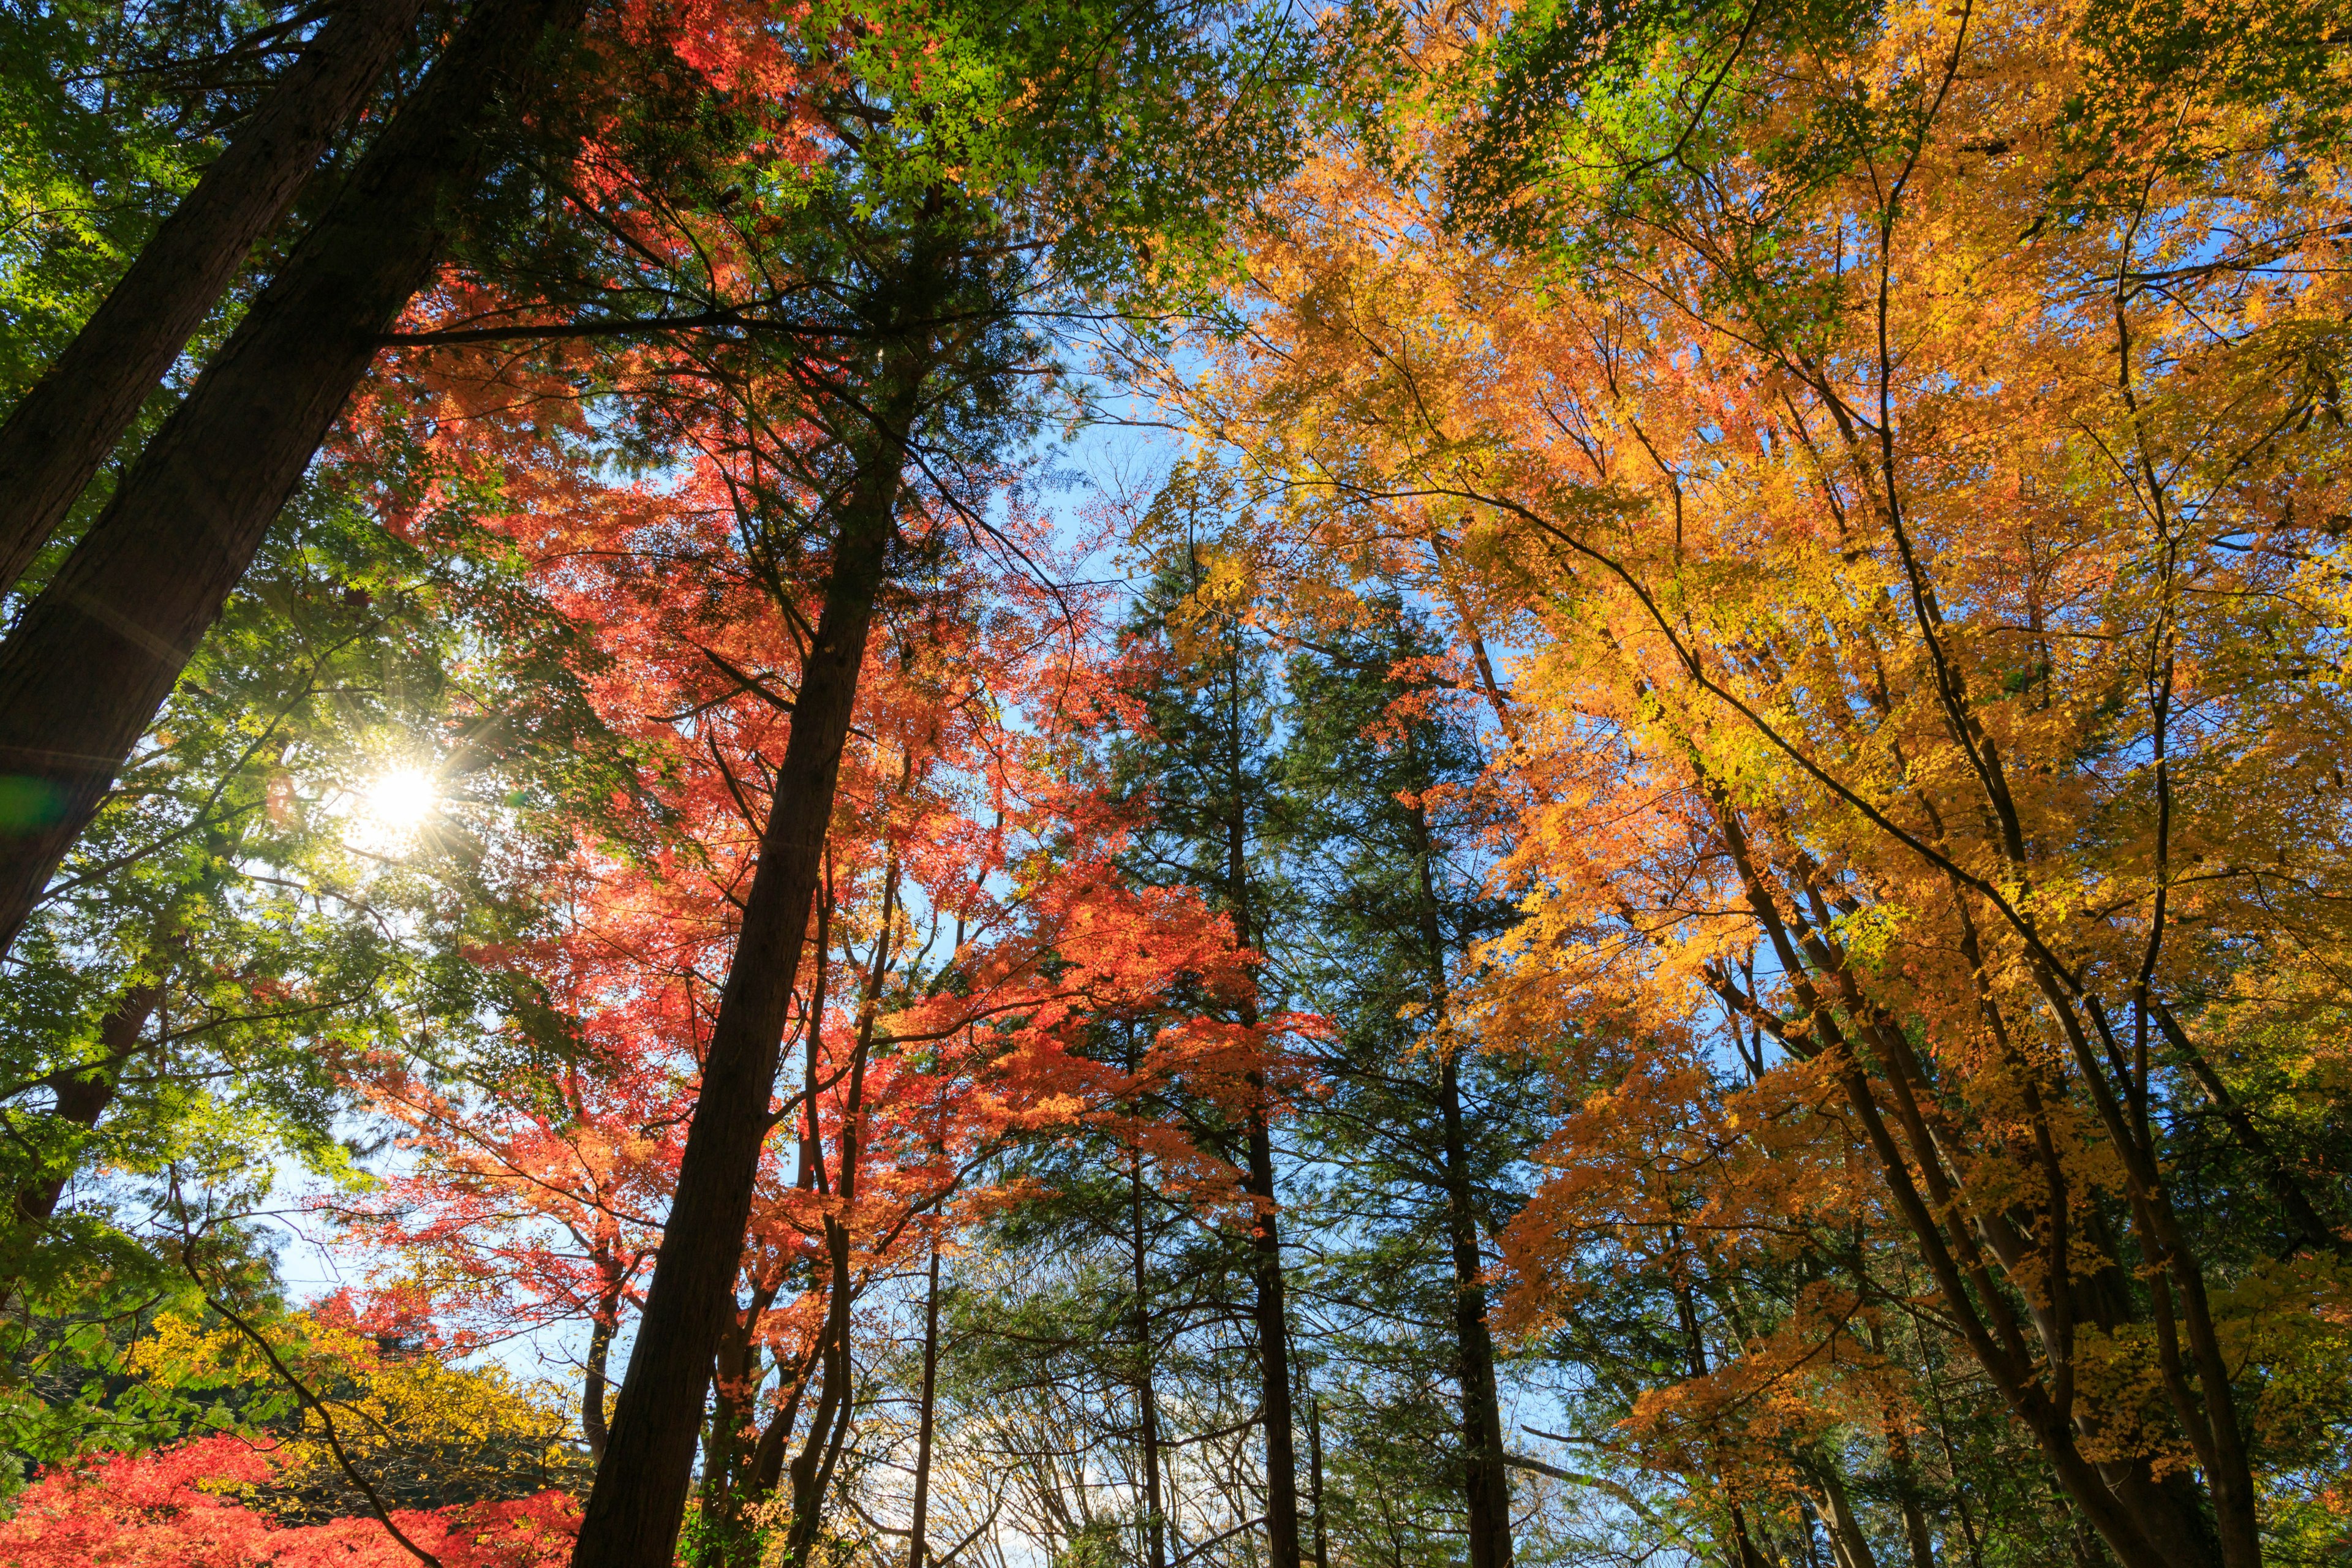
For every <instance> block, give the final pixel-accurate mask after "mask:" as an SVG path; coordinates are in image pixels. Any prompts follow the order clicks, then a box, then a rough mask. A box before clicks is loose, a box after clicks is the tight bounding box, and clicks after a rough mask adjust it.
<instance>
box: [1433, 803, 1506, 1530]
mask: <svg viewBox="0 0 2352 1568" xmlns="http://www.w3.org/2000/svg"><path fill="white" fill-rule="evenodd" d="M1412 833H1413V850H1414V855H1415V858H1417V859H1418V860H1419V861H1420V865H1419V867H1418V868H1417V869H1418V876H1419V880H1420V898H1419V900H1417V902H1418V905H1419V909H1418V910H1417V914H1418V918H1419V921H1420V925H1421V940H1422V948H1423V966H1424V968H1425V969H1426V971H1427V973H1428V977H1429V978H1428V984H1429V994H1430V1001H1431V1003H1432V1005H1433V1006H1434V1007H1435V1008H1437V1009H1439V1010H1440V1011H1441V1012H1442V1010H1443V1009H1444V1005H1445V1002H1446V994H1447V991H1448V988H1449V983H1448V980H1447V977H1446V972H1445V931H1444V925H1443V923H1442V922H1441V921H1440V920H1439V919H1438V906H1437V881H1436V877H1435V874H1434V873H1433V871H1432V869H1431V866H1430V860H1431V857H1432V856H1433V854H1434V853H1435V845H1434V843H1433V840H1432V837H1431V835H1430V831H1429V817H1428V814H1427V811H1426V810H1425V809H1424V808H1423V806H1422V805H1421V804H1420V803H1419V801H1418V800H1416V801H1415V802H1414V804H1413V806H1412ZM1440 1044H1441V1048H1440V1050H1439V1052H1438V1058H1437V1063H1438V1065H1437V1112H1438V1130H1439V1133H1440V1137H1441V1141H1442V1144H1443V1148H1444V1159H1445V1166H1444V1171H1443V1172H1441V1173H1440V1180H1441V1182H1442V1184H1443V1186H1444V1194H1445V1238H1446V1243H1447V1246H1448V1247H1450V1249H1451V1250H1452V1253H1453V1264H1454V1345H1455V1350H1456V1353H1457V1355H1458V1357H1459V1360H1460V1363H1461V1369H1462V1371H1461V1375H1462V1468H1463V1478H1462V1479H1463V1484H1462V1497H1463V1504H1464V1511H1465V1513H1466V1515H1467V1516H1468V1517H1467V1521H1466V1522H1467V1524H1468V1526H1469V1531H1470V1568H1511V1481H1510V1475H1509V1472H1508V1471H1507V1469H1506V1468H1504V1467H1505V1457H1504V1451H1503V1410H1502V1395H1501V1393H1500V1391H1499V1389H1498V1387H1497V1386H1496V1378H1495V1340H1494V1335H1493V1333H1492V1331H1490V1330H1489V1329H1488V1327H1487V1323H1486V1282H1485V1279H1483V1277H1482V1276H1483V1272H1484V1271H1483V1269H1482V1268H1481V1265H1480V1260H1479V1257H1478V1213H1477V1207H1476V1205H1475V1201H1474V1194H1472V1191H1471V1186H1470V1138H1469V1131H1468V1128H1467V1124H1466V1121H1465V1118H1464V1116H1463V1113H1462V1068H1461V1062H1460V1060H1459V1058H1457V1057H1456V1056H1455V1054H1454V1051H1453V1050H1452V1049H1451V1048H1448V1047H1447V1045H1446V1043H1445V1042H1441V1043H1440Z"/></svg>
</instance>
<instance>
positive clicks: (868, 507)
mask: <svg viewBox="0 0 2352 1568" xmlns="http://www.w3.org/2000/svg"><path fill="white" fill-rule="evenodd" d="M904 303H905V304H906V305H907V306H908V307H911V308H910V309H908V310H906V311H905V312H904V318H911V319H914V320H918V321H919V320H921V319H922V318H923V317H924V316H925V315H926V314H927V311H928V301H927V300H919V299H917V298H915V297H914V291H913V290H912V289H910V290H909V297H908V300H905V301H904ZM904 318H902V319H904ZM889 353H890V355H891V363H888V364H887V365H886V368H885V376H886V380H885V384H884V385H883V386H882V387H881V389H880V395H879V396H878V397H877V398H876V399H875V400H874V403H873V406H874V407H875V408H876V410H877V428H875V429H874V430H872V431H871V432H869V434H868V437H867V445H866V451H865V453H864V454H863V460H862V461H861V462H860V463H859V464H858V473H857V477H856V481H855V484H854V487H853V489H852V491H851V493H850V494H849V495H848V496H847V497H846V498H845V501H844V504H843V506H842V509H841V511H840V514H839V515H840V519H841V521H840V525H839V528H838V531H837V532H836V534H835V541H834V552H833V571H832V575H831V579H830V580H829V581H828V582H827V583H826V584H825V595H824V609H823V610H822V611H821V612H820V613H819V616H818V618H817V627H816V636H815V637H814V641H813V642H812V644H811V646H810V648H809V653H808V658H807V661H806V662H805V664H804V665H803V668H802V672H801V684H800V689H799V691H798V692H797V693H796V694H795V695H794V699H793V725H792V733H791V735H790V737H789V739H788V740H787V741H786V742H785V746H784V756H783V761H782V763H781V764H780V765H779V766H778V768H777V770H776V779H775V788H774V791H773V794H772V796H771V804H770V806H769V812H768V822H767V826H766V828H765V830H764V831H763V832H762V833H761V842H760V865H759V868H758V870H757V871H755V872H754V873H753V875H752V878H751V893H750V895H749V896H748V897H747V898H746V899H745V900H744V904H743V921H742V926H741V929H740V933H739V935H738V936H737V938H736V946H735V962H734V963H733V964H732V965H730V968H729V970H728V974H727V984H726V988H725V990H724V991H723V992H722V993H721V994H720V997H719V1016H718V1018H717V1020H716V1021H715V1022H714V1024H713V1025H712V1027H711V1033H710V1047H709V1054H708V1055H707V1057H706V1058H705V1059H704V1063H703V1071H702V1089H701V1092H700V1093H699V1094H698V1096H697V1097H696V1100H695V1107H694V1118H693V1121H691V1122H690V1123H689V1124H688V1130H687V1139H686V1150H685V1152H684V1154H683V1156H682V1157H681V1159H680V1161H679V1164H678V1174H677V1193H676V1195H675V1196H673V1197H672V1199H671V1201H670V1214H669V1223H668V1225H667V1228H666V1229H665V1231H664V1233H663V1241H662V1249H661V1255H660V1257H659V1258H658V1259H657V1260H656V1263H655V1265H654V1277H653V1281H652V1283H651V1285H650V1286H649V1287H648V1288H647V1289H646V1306H645V1311H644V1314H643V1316H642V1318H641V1319H640V1321H639V1326H638V1330H637V1338H636V1343H635V1347H634V1349H633V1350H632V1351H631V1352H630V1356H629V1370H628V1374H627V1377H626V1378H625V1381H624V1382H623V1384H622V1385H621V1403H620V1406H619V1409H618V1410H617V1412H616V1413H615V1416H614V1433H613V1445H612V1447H610V1448H609V1449H607V1450H606V1452H605V1456H604V1463H603V1464H601V1465H599V1466H597V1467H596V1479H595V1482H594V1484H593V1487H592V1488H591V1489H590V1491H589V1494H588V1506H587V1509H586V1510H585V1512H584V1514H583V1518H582V1521H581V1528H580V1538H579V1545H578V1547H577V1548H576V1549H575V1550H574V1552H573V1553H572V1563H573V1568H667V1565H668V1563H670V1561H671V1558H672V1556H673V1555H674V1554H675V1552H676V1551H677V1531H678V1525H679V1523H680V1521H681V1520H682V1519H683V1518H684V1516H685V1512H686V1499H687V1490H688V1487H689V1485H690V1484H691V1482H692V1478H693V1470H694V1446H695V1435H696V1432H697V1429H698V1427H699V1426H701V1423H702V1404H703V1397H704V1395H705V1394H707V1393H708V1392H709V1386H710V1352H711V1351H712V1349H713V1347H715V1346H716V1345H717V1344H718V1342H719V1334H720V1332H721V1331H723V1330H724V1328H725V1326H726V1321H727V1315H728V1314H729V1313H730V1312H731V1311H733V1310H734V1305H735V1302H734V1290H735V1271H736V1267H737V1265H738V1264H739V1263H740V1260H741V1258H742V1251H743V1231H744V1227H745V1226H746V1225H747V1224H748V1223H749V1222H750V1219H751V1194H752V1188H753V1185H754V1184H755V1183H756V1181H757V1180H758V1176H759V1169H760V1149H761V1145H762V1144H763V1143H765V1142H767V1136H768V1131H769V1127H770V1125H771V1119H770V1115H769V1110H768V1102H769V1100H770V1098H771V1097H772V1093H773V1090H774V1087H775V1079H776V1063H777V1056H778V1052H779V1050H780V1048H781V1046H782V1039H783V1034H784V1024H785V1020H786V1016H787V1015H788V1013H789V1011H790V1005H791V1001H792V994H793V980H794V978H795V976H796V975H797V974H798V973H799V971H800V961H801V950H802V948H803V946H804V945H805V944H806V942H807V938H808V930H809V916H810V913H811V910H812V906H813V905H814V902H815V897H816V887H817V876H818V870H819V868H820V865H821V863H822V861H823V858H824V838H825V830H826V827H827V826H828V825H829V824H830V823H831V821H832V819H833V797H834V785H835V780H836V778H837V777H838V775H839V773H840V767H841V750H842V745H843V743H844V742H845V741H846V740H847V739H848V736H849V721H850V714H851V711H852V710H853V709H854V708H855V706H856V700H857V678H858V672H859V669H860V667H861V666H862V665H863V664H864V662H865V658H866V636H867V633H868V631H869V629H870V628H871V626H872V624H873V619H874V603H875V597H876V595H877V593H878V592H879V590H880V588H881V584H882V576H883V566H884V560H885V556H886V554H887V551H888V549H889V544H890V539H891V534H892V531H893V527H894V520H895V515H896V512H897V510H898V492H899V489H900V486H901V483H902V476H903V474H904V470H905V464H906V446H905V443H906V437H907V432H908V426H910V425H911V424H912V422H913V419H914V415H915V412H916V409H917V406H918V398H919V393H920V390H921V384H922V380H923V376H924V374H925V371H926V370H927V368H928V353H927V352H926V349H925V346H924V345H923V344H922V343H920V342H902V343H901V344H899V345H898V346H897V347H896V348H894V349H892V350H891V351H889Z"/></svg>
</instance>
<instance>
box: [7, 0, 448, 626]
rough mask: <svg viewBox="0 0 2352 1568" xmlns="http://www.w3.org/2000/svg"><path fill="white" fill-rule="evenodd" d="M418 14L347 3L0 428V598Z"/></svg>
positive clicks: (410, 2)
mask: <svg viewBox="0 0 2352 1568" xmlns="http://www.w3.org/2000/svg"><path fill="white" fill-rule="evenodd" d="M421 9H423V0H343V4H342V5H340V6H339V7H338V8H337V9H336V11H335V12H334V14H333V16H331V17H330V18H329V20H328V22H327V25H326V26H324V27H322V28H320V30H319V33H318V36H317V37H314V38H312V39H311V40H310V46H309V47H307V48H305V49H304V50H303V51H302V55H301V58H299V59H298V60H296V61H295V62H294V63H293V64H292V65H291V66H289V67H288V68H287V69H286V71H285V74H284V75H282V76H280V77H279V78H278V80H277V81H276V82H275V83H274V84H272V86H271V87H270V89H269V91H268V96H266V97H265V98H264V99H263V100H262V101H261V107H260V110H259V111H258V112H257V113H256V114H255V115H254V117H253V118H252V120H251V121H247V124H246V126H245V128H244V129H243V130H242V131H240V132H237V134H236V137H235V139H233V140H232V141H231V142H229V144H228V147H227V148H226V150H225V151H224V152H223V153H221V155H220V156H219V157H218V158H216V159H215V160H214V161H213V164H212V167H210V168H208V169H206V170H205V173H204V177H203V178H202V179H199V180H198V181H197V182H196V185H195V189H194V190H192V191H190V192H189V193H188V194H187V195H185V196H184V197H182V198H181V201H180V205H178V206H177V207H175V208H174V209H173V213H172V216H170V217H167V218H165V219H164V220H163V225H162V226H160V227H159V228H157V229H156V231H155V233H154V236H153V237H152V238H150V239H149V240H148V242H147V244H146V246H145V247H143V248H142V249H141V251H140V252H139V255H138V258H137V259H135V260H133V261H132V262H131V269H130V270H129V271H127V272H125V273H124V274H123V275H122V279H121V281H120V282H118V283H116V284H115V286H114V288H113V289H112V290H111V291H110V292H109V293H108V294H107V296H106V299H105V300H104V301H103V302H102V303H100V306H99V308H98V310H97V311H96V312H95V313H93V314H92V315H91V316H90V318H89V321H85V322H84V323H83V324H82V328H81V331H79V332H78V333H76V334H75V336H74V341H73V342H70V343H68V344H67V345H66V349H65V352H64V353H61V354H59V355H58V358H57V363H54V364H52V365H51V366H49V368H48V370H47V373H46V374H43V375H42V377H41V379H40V380H39V381H37V382H36V383H35V384H33V389H32V390H31V391H30V392H27V393H26V395H25V396H24V398H23V400H22V401H21V402H19V403H18V404H17V405H16V407H15V409H13V410H12V411H10V413H9V415H8V421H7V423H6V424H5V425H0V591H5V590H6V589H8V588H11V587H14V586H15V585H16V579H17V578H19V577H21V576H23V575H24V574H25V568H26V566H27V565H29V564H30V563H31V562H32V559H33V556H34V554H35V553H36V552H37V551H39V549H40V548H41V546H42V545H43V544H44V543H46V542H47V541H48V537H49V535H50V534H51V533H52V532H54V531H56V529H57V526H58V522H59V521H62V520H63V519H64V517H65V515H66V512H67V511H68V510H69V509H70V508H71V507H72V506H73V503H74V499H75V498H76V497H77V496H79V495H80V494H81V491H82V487H83V486H85V485H87V484H89V479H90V476H91V475H92V474H94V473H96V472H97V471H98V467H99V465H100V463H102V462H104V461H105V460H106V456H107V454H108V453H109V452H111V451H112V450H113V449H114V444H115V443H116V442H117V441H119V440H121V438H122V433H123V432H124V431H125V430H127V429H129V428H130V427H131V421H132V420H133V419H135V418H136V417H138V415H139V405H140V404H141V403H142V402H143V401H145V399H146V396H147V395H148V393H150V392H152V390H154V387H155V384H156V383H157V382H159V381H160V380H162V379H163V373H164V372H165V371H166V370H168V369H170V368H171V364H172V361H173V359H174V358H176V357H177V356H178V354H179V353H180V351H181V350H182V349H184V348H185V347H186V346H187V342H188V338H189V336H190V334H192V333H193V332H194V331H195V330H196V327H197V325H198V323H200V322H201V321H203V320H204V319H205V311H207V310H211V309H212V307H213V303H214V301H215V300H218V299H219V298H220V297H221V294H222V292H223V290H225V289H227V287H228V285H229V282H230V280H231V279H234V278H235V277H236V270H237V268H239V267H240V266H242V265H243V264H244V262H245V258H246V257H247V255H248V254H250V253H251V251H252V249H253V246H254V242H255V241H256V240H257V239H259V238H260V237H262V235H263V234H264V233H265V232H267V231H268V228H269V226H271V225H273V224H275V223H276V222H278V219H279V218H281V217H283V216H286V209H287V208H288V207H289V206H291V205H293V203H294V197H295V195H297V194H298V193H299V191H300V190H301V189H302V186H303V184H304V183H305V182H307V181H308V180H309V179H310V174H311V172H312V171H313V170H314V169H316V168H317V167H318V166H319V159H320V155H321V154H323V153H325V152H326V150H327V146H328V143H329V142H331V140H332V139H333V137H334V135H335V132H337V131H338V130H340V129H341V127H342V126H343V125H344V124H345V123H346V122H347V121H350V119H351V118H352V115H353V114H354V113H356V112H357V111H358V110H359V107H360V105H361V104H362V102H364V101H365V100H366V99H367V95H368V92H369V89H372V88H373V87H374V85H375V83H376V80H377V79H379V78H380V77H382V76H383V72H384V68H385V67H386V66H388V65H390V64H391V63H392V58H393V56H394V54H396V53H398V52H399V49H400V46H401V44H402V42H403V41H404V40H405V39H406V38H407V37H408V36H409V33H410V30H411V29H412V28H414V27H415V25H416V14H417V12H418V11H420V10H421Z"/></svg>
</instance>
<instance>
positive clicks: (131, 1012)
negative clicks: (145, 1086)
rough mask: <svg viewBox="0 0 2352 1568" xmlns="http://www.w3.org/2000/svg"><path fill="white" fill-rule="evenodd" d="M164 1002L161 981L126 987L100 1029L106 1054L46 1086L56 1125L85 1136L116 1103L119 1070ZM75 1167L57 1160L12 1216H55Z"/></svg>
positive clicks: (26, 1190)
mask: <svg viewBox="0 0 2352 1568" xmlns="http://www.w3.org/2000/svg"><path fill="white" fill-rule="evenodd" d="M162 1001H163V982H161V981H160V980H142V981H140V982H139V983H137V984H133V985H131V986H130V987H128V988H127V989H126V990H124V992H123V993H122V994H121V996H120V997H119V998H117V999H116V1001H115V1004H114V1006H113V1007H112V1008H111V1009H110V1011H109V1012H108V1013H107V1015H106V1016H105V1018H103V1019H102V1020H100V1023H99V1026H98V1043H99V1046H100V1048H101V1049H102V1050H103V1052H104V1053H105V1054H104V1055H102V1056H101V1057H100V1058H99V1059H98V1060H97V1061H95V1062H89V1063H86V1064H84V1065H82V1066H79V1067H72V1068H60V1069H58V1071H56V1072H53V1073H51V1074H50V1075H49V1076H48V1078H47V1079H46V1080H44V1081H46V1082H47V1084H48V1086H49V1089H50V1091H51V1092H52V1093H54V1094H55V1095H56V1096H57V1103H56V1104H55V1105H54V1106H53V1107H51V1108H50V1111H49V1114H50V1115H51V1116H53V1117H55V1118H56V1119H57V1120H58V1121H63V1122H66V1123H68V1124H69V1125H71V1126H75V1127H79V1128H80V1129H81V1130H82V1131H85V1132H86V1131H89V1130H90V1129H91V1128H94V1127H96V1126H97V1125H98V1119H99V1118H100V1117H101V1116H103V1115H105V1114H106V1108H107V1107H108V1106H110V1105H112V1104H113V1103H114V1095H115V1085H116V1083H117V1082H118V1081H119V1080H120V1079H121V1075H122V1069H123V1068H124V1067H125V1066H126V1065H127V1064H128V1063H129V1062H130V1060H131V1058H132V1057H134V1056H136V1055H138V1054H139V1051H140V1049H141V1047H142V1046H143V1045H144V1044H145V1042H144V1040H143V1039H142V1036H143V1035H144V1034H145V1033H146V1029H147V1020H148V1019H149V1018H152V1017H153V1016H154V1015H155V1008H156V1006H157V1005H158V1004H160V1003H161V1002H162ZM73 1173H74V1162H73V1160H72V1159H70V1158H67V1159H62V1160H59V1161H58V1162H57V1163H55V1164H54V1165H53V1166H52V1168H51V1169H49V1170H47V1171H46V1172H44V1173H41V1174H39V1175H37V1176H35V1177H33V1178H32V1179H31V1180H29V1181H27V1182H26V1183H25V1184H23V1185H22V1186H20V1187H18V1188H17V1189H16V1219H17V1221H18V1223H19V1224H20V1225H22V1224H24V1223H26V1222H33V1223H38V1222H39V1221H42V1220H45V1219H47V1218H48V1217H49V1216H50V1215H53V1214H55V1213H57V1211H58V1198H59V1197H60V1196H62V1195H63V1194H64V1193H65V1190H66V1184H67V1183H68V1181H70V1180H72V1179H73Z"/></svg>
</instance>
